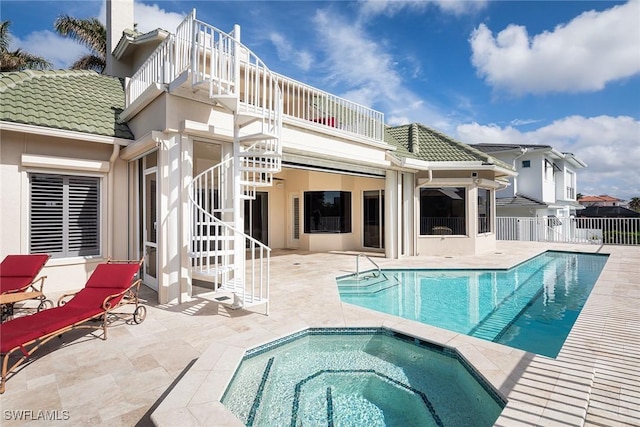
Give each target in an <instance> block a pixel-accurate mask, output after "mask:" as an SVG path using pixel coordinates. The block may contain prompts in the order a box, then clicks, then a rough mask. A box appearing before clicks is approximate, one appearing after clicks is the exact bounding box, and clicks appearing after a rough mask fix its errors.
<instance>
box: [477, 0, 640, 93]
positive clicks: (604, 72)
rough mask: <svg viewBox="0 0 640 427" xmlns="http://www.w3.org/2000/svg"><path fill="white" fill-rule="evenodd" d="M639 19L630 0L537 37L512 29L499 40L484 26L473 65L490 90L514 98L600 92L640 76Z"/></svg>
mask: <svg viewBox="0 0 640 427" xmlns="http://www.w3.org/2000/svg"><path fill="white" fill-rule="evenodd" d="M639 16H640V1H639V0H631V1H629V2H628V3H626V4H624V5H620V6H615V7H612V8H611V9H607V10H605V11H602V12H595V11H588V12H584V13H582V14H581V15H579V16H578V17H576V18H574V19H573V20H572V21H570V22H569V23H567V24H564V25H559V26H557V27H556V28H555V29H554V30H553V31H551V32H549V31H545V32H543V33H541V34H538V35H535V36H533V37H530V36H529V35H528V33H527V29H526V28H525V27H522V26H518V25H513V24H512V25H509V26H508V27H507V28H505V29H504V30H502V31H500V32H499V33H498V35H497V36H496V37H494V35H493V33H492V32H491V30H489V28H487V26H486V25H484V24H480V26H479V27H478V28H476V29H475V31H474V32H473V33H472V35H471V39H470V43H471V48H472V50H473V53H472V57H471V60H472V63H473V65H474V66H475V67H476V69H477V72H478V74H479V75H480V76H482V77H483V78H484V79H485V80H486V81H487V83H488V84H489V85H491V86H493V87H494V88H497V89H501V90H506V91H508V92H511V93H514V94H524V93H544V92H591V91H597V90H601V89H602V88H604V86H605V85H606V84H607V83H610V82H612V81H616V80H620V79H624V78H627V77H630V76H633V75H636V74H639V73H640V55H638V52H640V37H639V36H638V34H639V33H638V24H639V20H638V17H639Z"/></svg>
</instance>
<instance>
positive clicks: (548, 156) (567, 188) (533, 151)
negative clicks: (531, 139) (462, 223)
mask: <svg viewBox="0 0 640 427" xmlns="http://www.w3.org/2000/svg"><path fill="white" fill-rule="evenodd" d="M473 147H474V148H476V149H478V150H480V151H482V152H484V153H487V154H489V155H491V156H492V157H495V158H496V159H500V160H502V161H503V162H505V163H507V164H509V165H511V166H512V167H513V168H514V169H515V170H516V171H517V172H518V175H517V176H514V177H512V178H511V179H510V185H509V186H508V187H506V188H504V189H502V190H500V191H498V192H497V193H496V205H497V213H496V214H497V216H511V217H545V216H563V217H568V216H570V215H575V213H576V210H579V209H582V206H580V204H579V203H578V202H577V200H576V195H577V192H576V187H577V173H578V170H580V169H582V168H585V167H586V166H587V165H586V164H585V163H584V162H583V161H581V160H580V159H578V158H577V157H576V156H575V155H574V154H572V153H562V152H559V151H557V150H555V149H554V148H552V147H551V146H549V145H522V144H474V145H473Z"/></svg>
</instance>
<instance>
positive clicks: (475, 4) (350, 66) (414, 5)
mask: <svg viewBox="0 0 640 427" xmlns="http://www.w3.org/2000/svg"><path fill="white" fill-rule="evenodd" d="M194 8H195V9H196V14H197V17H198V18H199V19H201V20H203V21H205V22H207V23H209V24H211V25H213V26H215V27H218V28H219V29H221V30H223V31H230V30H231V29H232V28H233V24H239V25H240V26H241V28H242V41H243V43H244V44H246V45H247V46H249V47H250V48H251V49H252V50H253V51H254V52H255V53H256V54H257V55H258V56H259V57H260V58H261V59H262V60H263V61H265V63H266V64H267V65H268V66H269V68H271V69H273V70H274V71H277V72H279V73H281V74H285V75H287V76H290V77H292V78H294V79H296V80H299V81H302V82H304V83H307V84H310V85H312V86H316V87H318V88H321V89H323V90H326V91H329V92H331V93H335V94H337V95H340V96H343V97H345V98H348V99H351V100H353V101H356V102H360V103H361V104H364V105H367V106H369V107H372V108H375V109H377V110H380V111H382V112H383V113H384V114H385V120H386V121H387V123H389V124H392V125H395V124H403V123H410V122H420V123H423V124H425V125H427V126H430V127H433V128H436V129H438V130H440V131H442V132H445V133H447V134H448V135H451V136H453V137H454V138H457V139H458V140H460V141H463V142H466V143H470V144H473V143H480V142H491V143H527V144H548V145H551V146H553V147H554V148H556V149H558V150H560V151H568V152H572V153H574V154H575V155H576V156H577V157H578V158H580V159H581V160H583V161H584V162H585V163H587V165H588V167H587V169H583V170H581V171H579V173H578V192H580V193H582V194H585V195H596V194H609V195H612V196H615V197H618V198H622V199H627V200H628V199H630V198H631V197H640V166H639V165H640V0H632V1H496V2H492V1H482V0H479V1H454V0H441V1H424V0H422V1H383V0H375V1H339V2H324V1H323V2H315V1H261V2H250V1H235V2H225V1H186V0H181V1H160V2H157V1H143V2H139V1H136V3H135V20H136V22H137V23H138V29H139V30H141V31H149V30H152V29H155V28H157V27H160V28H164V29H167V30H169V31H172V32H173V31H174V30H175V28H176V26H177V24H178V23H179V22H180V20H181V19H182V18H183V17H184V16H185V15H186V14H187V13H188V12H189V11H191V9H194ZM0 13H1V19H2V20H10V21H11V22H12V24H11V28H10V30H11V33H12V36H13V40H12V44H11V45H10V49H16V48H22V49H24V50H26V51H28V52H31V53H35V54H39V55H42V56H44V57H46V58H48V59H49V60H51V61H52V62H54V63H55V65H56V67H57V68H64V67H67V66H68V65H69V64H70V63H71V62H73V61H74V60H75V59H77V58H78V57H79V56H80V55H81V54H82V53H83V49H82V48H81V47H80V46H79V45H78V44H77V43H74V42H72V41H70V40H66V39H62V38H60V37H58V36H57V35H56V34H55V32H54V31H53V21H54V20H55V18H56V17H57V16H59V15H61V14H68V15H71V16H74V17H78V18H85V17H92V16H95V17H98V18H100V19H101V20H102V21H103V22H105V5H104V2H103V1H97V0H96V1H55V2H54V1H11V0H2V6H1V9H0Z"/></svg>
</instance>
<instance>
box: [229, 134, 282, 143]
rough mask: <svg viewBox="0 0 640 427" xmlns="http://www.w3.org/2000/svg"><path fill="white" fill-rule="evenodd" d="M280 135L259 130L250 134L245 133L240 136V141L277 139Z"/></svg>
mask: <svg viewBox="0 0 640 427" xmlns="http://www.w3.org/2000/svg"><path fill="white" fill-rule="evenodd" d="M277 137H278V136H277V135H274V134H270V133H266V132H258V133H253V134H249V135H243V136H241V137H239V138H238V140H239V141H240V142H254V141H262V140H264V139H276V138H277Z"/></svg>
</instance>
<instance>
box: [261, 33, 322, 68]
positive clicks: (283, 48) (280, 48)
mask: <svg viewBox="0 0 640 427" xmlns="http://www.w3.org/2000/svg"><path fill="white" fill-rule="evenodd" d="M269 40H270V41H271V43H273V45H274V46H275V47H276V51H277V52H278V58H279V59H280V60H281V61H284V62H292V63H293V64H295V66H296V67H298V68H300V69H301V70H303V71H309V69H310V68H311V64H312V62H313V55H312V54H311V53H310V52H309V51H306V50H295V49H294V48H293V46H292V44H291V43H290V42H289V40H290V39H288V38H286V37H285V36H283V35H282V34H280V33H277V32H272V33H270V34H269Z"/></svg>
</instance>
